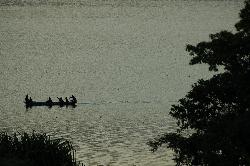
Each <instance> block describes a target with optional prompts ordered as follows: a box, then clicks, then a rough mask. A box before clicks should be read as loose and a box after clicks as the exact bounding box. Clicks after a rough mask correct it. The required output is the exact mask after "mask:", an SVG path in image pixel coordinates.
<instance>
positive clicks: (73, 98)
mask: <svg viewBox="0 0 250 166" xmlns="http://www.w3.org/2000/svg"><path fill="white" fill-rule="evenodd" d="M70 98H71V99H72V100H71V102H72V103H73V104H75V103H77V100H76V98H75V96H73V95H72V96H71V97H70Z"/></svg>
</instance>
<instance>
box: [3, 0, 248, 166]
mask: <svg viewBox="0 0 250 166" xmlns="http://www.w3.org/2000/svg"><path fill="white" fill-rule="evenodd" d="M56 2H57V3H47V4H43V5H41V4H40V5H37V4H36V5H23V6H18V5H13V6H1V7H0V92H1V93H0V94H1V95H0V105H1V108H0V113H1V116H0V131H5V132H8V133H13V132H24V131H27V132H32V131H33V130H34V131H37V132H46V133H48V134H49V135H52V136H53V137H54V138H58V137H59V138H60V137H63V138H65V139H69V140H71V141H72V142H73V144H74V146H75V149H76V151H77V160H78V161H81V162H82V163H84V164H86V165H88V166H89V165H98V164H103V165H119V166H120V165H124V166H127V165H131V166H132V165H137V166H138V165H141V166H145V165H149V166H159V165H169V166H172V165H174V162H173V160H172V158H173V152H172V151H171V150H168V149H166V148H160V149H159V151H157V152H155V153H151V152H150V151H149V150H150V148H149V147H148V146H147V145H146V142H147V141H149V140H150V139H152V138H154V137H156V136H158V135H161V134H163V133H166V132H174V131H175V129H176V124H175V120H174V119H173V118H171V117H170V116H169V115H168V113H169V111H170V108H171V105H172V104H176V103H177V101H178V99H180V98H182V97H184V96H185V94H186V93H187V92H188V91H189V90H190V89H191V85H192V84H193V83H195V82H196V81H197V80H198V79H201V78H204V79H207V78H209V77H211V76H212V74H213V73H209V72H208V69H207V66H206V65H195V66H190V65H189V60H190V56H189V55H188V53H187V52H186V51H185V46H186V44H196V43H198V42H200V41H203V40H209V34H211V33H216V32H219V31H221V30H224V29H225V30H228V31H235V29H234V24H235V23H236V22H237V21H238V20H239V17H238V13H239V10H240V9H241V8H242V7H243V6H244V3H243V1H225V0H223V1H205V0H204V1H198V0H188V1H181V0H169V1H167V0H166V1H164V0H141V1H136V0H134V1H122V0H120V1H118V0H117V1H115V0H106V1H101V0H99V1H80V0H79V1H74V2H73V1H71V2H72V3H73V4H62V5H60V4H58V2H60V1H56ZM80 2H84V3H80ZM26 94H29V95H30V96H31V97H32V98H33V100H38V101H45V100H47V99H48V97H49V96H50V97H51V98H52V100H56V97H67V96H71V95H72V94H73V95H75V96H76V97H77V99H78V102H79V103H78V106H77V107H76V108H74V109H73V108H70V107H69V108H65V107H63V108H59V107H56V106H55V107H53V108H51V109H48V108H47V107H36V108H32V109H28V110H26V108H25V107H24V103H23V101H24V97H25V95H26Z"/></svg>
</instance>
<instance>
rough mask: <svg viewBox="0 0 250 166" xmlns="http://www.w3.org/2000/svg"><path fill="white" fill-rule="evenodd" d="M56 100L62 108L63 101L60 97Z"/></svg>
mask: <svg viewBox="0 0 250 166" xmlns="http://www.w3.org/2000/svg"><path fill="white" fill-rule="evenodd" d="M57 98H58V100H59V104H60V106H63V105H64V101H63V99H62V97H60V98H59V97H57Z"/></svg>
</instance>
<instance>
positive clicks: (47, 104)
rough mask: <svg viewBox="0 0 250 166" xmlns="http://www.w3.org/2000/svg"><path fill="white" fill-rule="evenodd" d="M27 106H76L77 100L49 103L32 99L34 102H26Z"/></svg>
mask: <svg viewBox="0 0 250 166" xmlns="http://www.w3.org/2000/svg"><path fill="white" fill-rule="evenodd" d="M24 103H25V105H26V107H27V108H30V107H33V106H48V107H52V106H56V105H57V106H60V107H63V106H72V107H76V103H75V102H68V103H66V102H63V103H61V102H52V103H49V102H39V101H32V102H29V103H27V102H24Z"/></svg>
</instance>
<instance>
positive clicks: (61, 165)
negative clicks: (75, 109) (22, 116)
mask: <svg viewBox="0 0 250 166" xmlns="http://www.w3.org/2000/svg"><path fill="white" fill-rule="evenodd" d="M0 165H1V166H77V165H79V163H77V162H76V158H75V150H74V148H73V147H72V144H71V143H70V142H69V141H67V140H63V139H50V136H47V135H46V134H39V133H34V132H33V133H32V134H27V133H23V134H21V135H18V136H17V134H13V135H12V136H10V135H8V134H7V133H0Z"/></svg>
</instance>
